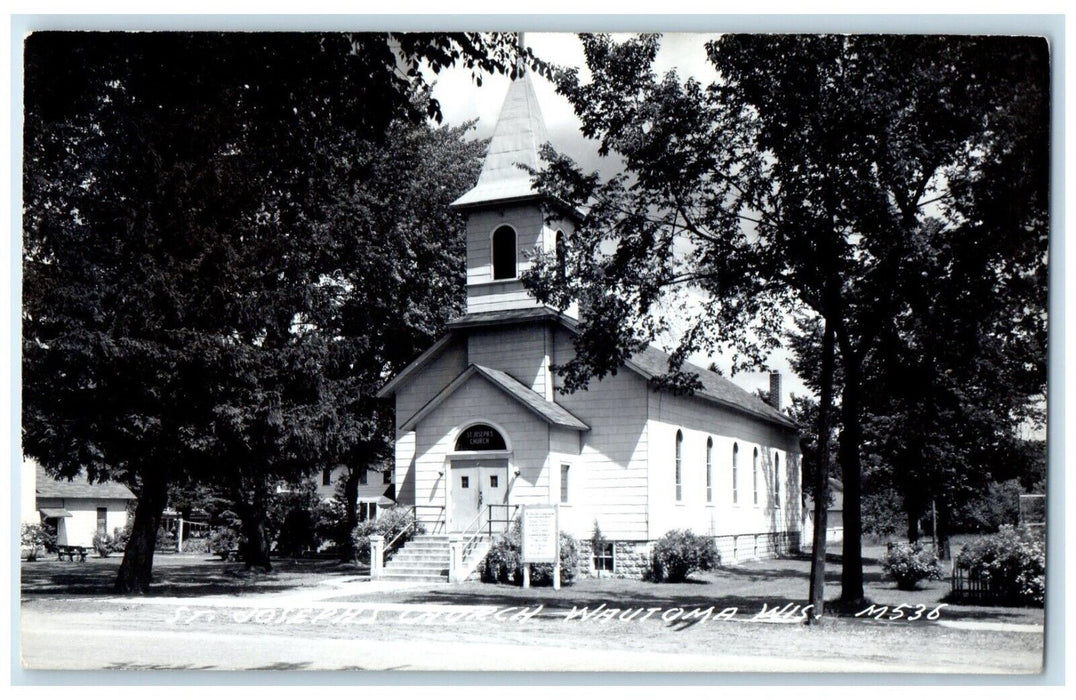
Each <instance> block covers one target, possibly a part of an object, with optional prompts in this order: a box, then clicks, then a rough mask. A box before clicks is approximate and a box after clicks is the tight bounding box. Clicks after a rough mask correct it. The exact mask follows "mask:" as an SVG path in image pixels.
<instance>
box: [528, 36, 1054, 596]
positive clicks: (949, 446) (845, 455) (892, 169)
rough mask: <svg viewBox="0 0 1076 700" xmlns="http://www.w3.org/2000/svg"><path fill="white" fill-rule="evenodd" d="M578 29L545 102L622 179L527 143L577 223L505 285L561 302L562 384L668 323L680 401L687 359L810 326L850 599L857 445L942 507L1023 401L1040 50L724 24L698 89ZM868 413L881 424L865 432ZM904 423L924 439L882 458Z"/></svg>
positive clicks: (1039, 156)
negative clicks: (553, 249) (569, 322)
mask: <svg viewBox="0 0 1076 700" xmlns="http://www.w3.org/2000/svg"><path fill="white" fill-rule="evenodd" d="M581 39H582V42H583V45H584V51H585V54H586V60H587V68H588V70H589V73H590V77H589V82H586V83H584V82H582V80H581V73H580V71H576V70H569V71H565V72H563V73H561V74H560V75H559V77H558V90H559V91H560V92H561V94H563V95H565V96H566V97H567V98H568V100H569V102H570V103H571V104H572V106H573V108H574V109H575V111H576V114H577V115H578V116H579V118H580V119H581V121H582V123H583V132H584V134H585V135H586V136H588V137H591V138H594V139H596V140H598V142H599V148H600V152H601V153H602V154H603V155H616V156H618V157H619V158H620V159H621V161H622V162H623V164H624V172H623V173H621V174H619V175H616V176H613V177H611V178H608V179H607V180H604V181H603V180H602V178H601V177H599V176H598V175H597V174H596V173H591V174H587V173H583V172H581V171H580V170H579V168H578V167H577V166H576V165H575V163H573V162H572V161H571V160H570V159H568V158H566V157H564V156H562V155H558V154H556V153H554V152H552V151H548V150H547V151H546V156H547V160H548V161H549V163H550V165H549V167H548V168H546V169H545V170H543V171H542V172H540V173H536V176H535V182H536V183H537V185H538V186H539V188H540V189H541V190H542V191H543V192H545V193H546V194H548V195H549V196H550V197H551V198H552V199H553V200H554V201H559V202H561V203H564V204H567V205H570V206H572V207H574V208H576V209H577V210H579V211H581V212H583V216H582V219H581V221H580V222H579V226H578V227H577V230H576V232H575V234H574V235H573V237H572V240H570V242H569V243H570V245H569V247H568V255H567V260H566V262H565V263H564V264H563V268H564V269H565V270H566V272H564V273H562V272H561V267H562V266H561V265H558V263H557V261H556V260H555V259H554V256H552V255H548V254H547V255H545V256H540V257H539V260H538V263H537V264H536V265H535V266H534V267H533V268H532V269H531V270H530V271H529V272H528V274H527V275H525V278H524V279H525V282H526V284H527V285H528V287H529V288H530V289H531V290H532V292H533V293H534V294H535V296H536V297H537V298H538V299H539V300H540V301H543V302H546V303H551V304H553V305H555V306H558V307H559V308H566V307H567V306H568V305H569V303H571V302H572V301H577V302H578V304H579V309H580V322H579V330H580V332H579V335H578V336H577V339H576V348H575V349H576V354H575V356H574V357H573V358H572V359H571V360H570V361H568V362H567V363H565V365H564V366H563V367H562V368H561V369H560V371H561V372H562V374H563V375H564V377H565V379H564V385H565V389H566V390H568V391H572V390H576V389H579V388H582V387H585V386H586V384H587V382H588V381H589V380H590V379H591V378H592V377H598V378H600V377H602V376H605V375H606V374H609V373H612V372H615V371H616V370H617V368H618V367H620V366H621V365H622V364H623V362H624V360H625V359H626V358H627V357H629V356H630V355H631V354H632V353H633V352H636V351H637V350H638V349H639V348H641V347H642V346H643V345H645V344H646V343H649V342H651V341H653V340H654V339H655V338H657V337H659V336H662V335H664V334H667V333H669V332H670V331H672V330H673V329H672V328H671V326H670V319H673V318H676V319H677V320H678V321H684V320H685V319H686V324H685V327H686V331H685V332H684V333H683V334H682V338H681V341H680V345H679V348H678V349H677V351H676V352H674V353H673V355H672V360H671V362H670V367H669V377H670V378H671V379H672V381H673V382H674V383H676V384H677V385H680V386H684V387H686V388H688V389H690V388H691V385H692V378H691V377H690V376H684V374H683V372H681V371H680V369H679V368H680V362H681V361H682V360H683V358H685V357H687V356H688V355H689V354H692V353H694V352H698V351H708V352H713V351H723V352H725V353H727V354H729V355H730V356H731V357H732V358H733V369H734V370H738V369H743V368H746V367H762V366H764V365H765V361H766V357H767V354H768V352H770V351H772V350H773V349H774V348H775V347H777V346H778V345H779V344H780V342H781V339H782V338H783V336H784V335H785V334H786V330H787V329H786V327H785V324H784V318H785V316H786V313H787V311H789V310H792V309H795V310H799V311H802V313H803V314H805V319H806V321H807V322H808V323H810V322H811V319H815V320H819V319H821V320H822V321H824V322H825V323H826V324H827V325H828V327H830V328H831V329H832V331H833V338H834V341H835V343H836V348H837V350H838V362H837V368H836V371H835V378H836V379H835V382H836V384H835V386H837V387H839V389H840V393H841V401H840V409H841V433H840V452H839V456H838V460H839V464H840V466H841V477H842V482H843V486H844V489H845V490H844V496H845V538H844V551H843V565H842V591H841V596H842V599H844V600H846V601H848V602H851V601H854V600H859V599H861V598H862V596H863V577H862V552H861V549H860V535H861V531H862V522H861V513H860V510H861V490H862V486H863V484H862V482H863V478H864V475H863V465H862V464H861V456H862V453H863V451H864V450H863V448H864V443H865V440H867V441H873V442H874V443H875V445H874V446H873V447H872V448H871V449H874V450H876V454H884V455H885V456H886V458H887V459H890V458H894V457H896V455H897V453H901V454H903V455H904V456H905V457H904V458H902V459H900V461H899V463H898V462H897V461H896V459H891V461H890V463H891V464H894V469H897V470H899V471H900V472H901V474H902V475H903V476H902V479H901V487H902V494H903V495H904V497H905V499H906V500H908V499H909V497H911V496H913V495H915V493H916V489H917V488H919V489H925V490H927V491H928V492H932V493H935V494H938V493H942V492H943V491H945V490H946V489H951V491H952V492H953V493H955V494H958V495H961V494H963V493H964V489H965V487H966V488H969V489H973V488H975V483H974V482H975V479H976V476H975V474H974V473H973V472H972V470H967V469H964V465H966V464H969V463H971V464H975V463H978V462H981V461H983V460H990V461H999V456H1000V453H1001V449H1000V448H1003V442H1005V441H1004V440H998V439H991V436H1006V435H1012V434H1013V432H1014V431H1013V430H1012V426H1013V425H1014V424H1016V423H1019V421H1020V420H1022V418H1023V417H1026V416H1030V415H1033V414H1034V409H1033V407H1034V405H1035V397H1036V396H1038V395H1041V392H1042V390H1043V387H1044V383H1045V355H1044V352H1043V351H1044V349H1045V337H1046V335H1045V290H1046V287H1045V279H1046V241H1047V232H1048V226H1047V214H1046V212H1047V192H1048V187H1047V180H1048V163H1049V158H1048V153H1049V139H1048V132H1049V112H1048V105H1049V85H1048V75H1049V71H1048V51H1047V46H1046V43H1045V41H1043V40H1041V39H1025V38H1010V37H929V36H867V35H861V36H854V35H840V36H839V35H809V36H808V35H780V36H773V35H769V36H767V35H734V34H726V35H723V36H722V37H720V38H719V39H716V40H715V41H713V42H711V43H710V44H708V45H707V56H708V58H709V60H710V62H711V64H712V65H713V67H714V68H715V69H716V70H717V72H718V74H719V78H718V79H717V80H715V81H714V82H712V83H711V84H709V85H703V84H701V83H699V82H698V81H697V80H694V79H690V78H689V79H681V78H680V77H679V76H678V75H677V74H676V73H674V72H670V73H668V74H666V75H664V76H659V75H657V74H656V73H655V71H654V69H653V64H654V59H655V57H656V55H657V50H658V47H659V39H658V38H657V37H655V36H641V37H638V38H635V39H631V40H627V41H622V42H618V41H616V40H614V39H612V38H610V37H608V36H582V37H581ZM688 292H691V294H688ZM677 294H679V295H681V297H680V298H693V301H692V302H691V303H687V302H678V301H676V299H677V296H676V295H677ZM812 337H815V338H821V337H823V336H822V334H821V333H818V332H815V333H814V334H813V336H812ZM812 347H813V348H814V350H813V353H814V355H815V356H816V357H817V356H819V355H820V354H821V352H819V351H818V346H817V344H816V343H813V342H808V343H805V344H803V346H802V348H803V349H807V350H810V349H811V348H812ZM810 364H811V366H813V367H814V368H815V370H814V371H812V372H808V373H807V375H806V376H805V377H804V379H805V380H806V381H807V382H808V384H809V385H812V384H814V385H815V386H817V387H818V388H819V389H820V391H821V392H822V393H823V395H825V394H826V393H828V388H829V387H828V386H821V385H822V381H821V376H820V374H819V373H818V370H817V367H818V366H819V363H810ZM826 384H828V382H826ZM999 387H1001V388H999ZM876 399H877V400H876ZM868 415H874V416H876V417H879V418H880V419H884V420H885V421H888V426H889V430H886V429H885V425H883V423H882V421H879V422H878V424H877V425H876V426H875V429H876V431H877V432H875V433H874V434H872V435H865V434H864V429H865V426H864V420H865V416H868ZM905 434H906V435H922V436H923V439H922V440H921V441H920V440H915V441H909V443H908V444H907V445H904V446H901V445H899V444H898V443H897V441H896V438H897V437H898V436H899V435H905ZM820 437H828V435H826V436H820ZM976 446H977V447H976ZM968 456H971V457H972V458H971V459H968ZM917 465H930V467H929V468H930V471H931V472H932V473H930V474H926V475H922V476H924V478H919V477H920V474H919V473H917V472H916V471H915V470H916V468H917ZM821 468H826V467H825V465H823V466H822V467H821ZM816 471H817V470H816ZM969 472H971V473H969ZM916 484H919V487H916V486H915V485H916Z"/></svg>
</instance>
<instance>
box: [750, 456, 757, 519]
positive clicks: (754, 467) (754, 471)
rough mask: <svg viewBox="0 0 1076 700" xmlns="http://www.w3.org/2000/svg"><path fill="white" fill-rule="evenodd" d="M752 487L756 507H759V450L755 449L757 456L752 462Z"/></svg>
mask: <svg viewBox="0 0 1076 700" xmlns="http://www.w3.org/2000/svg"><path fill="white" fill-rule="evenodd" d="M751 485H752V487H753V488H752V492H753V495H754V499H755V505H756V506H757V505H758V448H757V447H756V448H755V456H754V458H753V459H752V460H751Z"/></svg>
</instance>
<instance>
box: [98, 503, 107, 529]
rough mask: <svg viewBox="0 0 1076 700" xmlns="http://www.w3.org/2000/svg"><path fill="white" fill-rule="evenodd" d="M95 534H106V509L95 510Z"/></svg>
mask: <svg viewBox="0 0 1076 700" xmlns="http://www.w3.org/2000/svg"><path fill="white" fill-rule="evenodd" d="M97 534H99V535H107V534H108V508H98V509H97Z"/></svg>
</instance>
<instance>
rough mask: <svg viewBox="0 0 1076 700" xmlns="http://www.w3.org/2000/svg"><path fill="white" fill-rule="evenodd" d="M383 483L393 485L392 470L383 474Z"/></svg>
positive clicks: (387, 470)
mask: <svg viewBox="0 0 1076 700" xmlns="http://www.w3.org/2000/svg"><path fill="white" fill-rule="evenodd" d="M381 483H383V484H391V483H392V470H391V469H386V470H385V471H384V472H383V473H382V476H381Z"/></svg>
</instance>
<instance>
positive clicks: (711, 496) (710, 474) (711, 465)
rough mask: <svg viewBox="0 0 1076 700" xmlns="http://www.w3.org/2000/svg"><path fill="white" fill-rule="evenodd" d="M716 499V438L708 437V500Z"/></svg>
mask: <svg viewBox="0 0 1076 700" xmlns="http://www.w3.org/2000/svg"><path fill="white" fill-rule="evenodd" d="M713 500H714V439H713V438H706V502H707V503H710V502H712V501H713Z"/></svg>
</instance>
